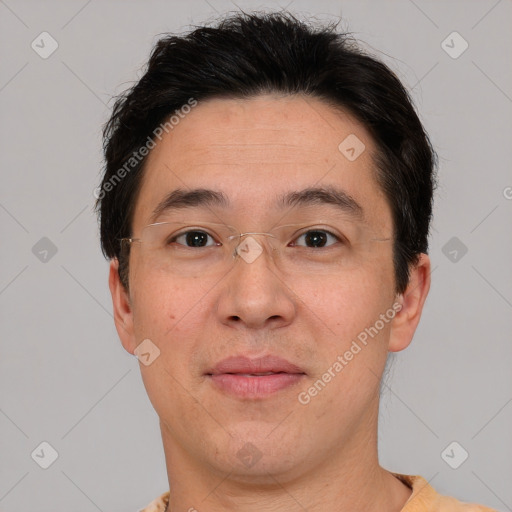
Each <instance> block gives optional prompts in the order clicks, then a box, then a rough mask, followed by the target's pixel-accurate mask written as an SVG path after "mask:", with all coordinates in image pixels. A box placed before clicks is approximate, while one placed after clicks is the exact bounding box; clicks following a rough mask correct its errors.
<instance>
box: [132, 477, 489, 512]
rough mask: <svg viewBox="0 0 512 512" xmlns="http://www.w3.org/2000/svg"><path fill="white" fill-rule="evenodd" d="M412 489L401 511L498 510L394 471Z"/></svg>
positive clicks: (160, 506) (154, 510) (159, 504)
mask: <svg viewBox="0 0 512 512" xmlns="http://www.w3.org/2000/svg"><path fill="white" fill-rule="evenodd" d="M393 475H395V476H396V477H397V478H398V479H399V480H401V481H402V482H403V483H404V484H405V485H407V486H408V487H410V488H411V489H412V494H411V496H410V497H409V499H408V500H407V502H406V503H405V505H404V507H403V508H402V510H401V512H497V511H496V510H495V509H492V508H489V507H484V506H482V505H475V504H472V503H465V502H463V501H459V500H456V499H455V498H451V497H449V496H443V495H441V494H438V493H437V492H436V491H435V490H434V489H433V487H431V486H430V485H429V483H428V482H427V481H426V480H425V479H424V478H422V477H421V476H418V475H401V474H398V473H393ZM168 502H169V491H168V492H166V493H164V494H162V495H161V496H160V497H159V498H157V499H156V500H154V501H152V502H151V503H150V504H149V505H148V506H147V507H146V508H144V509H142V510H140V511H139V512H165V509H166V507H167V504H168Z"/></svg>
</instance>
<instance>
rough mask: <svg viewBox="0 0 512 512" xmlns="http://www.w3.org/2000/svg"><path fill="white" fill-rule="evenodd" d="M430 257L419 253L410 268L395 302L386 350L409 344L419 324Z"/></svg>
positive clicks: (399, 348) (393, 349)
mask: <svg viewBox="0 0 512 512" xmlns="http://www.w3.org/2000/svg"><path fill="white" fill-rule="evenodd" d="M430 272H431V271H430V258H429V257H428V255H426V254H421V255H420V258H419V261H418V264H417V265H416V266H414V267H412V268H411V271H410V276H409V284H408V285H407V289H406V290H405V292H404V293H403V294H401V295H399V296H397V299H396V301H395V303H399V304H401V307H400V308H398V307H397V308H396V309H399V311H398V312H397V314H396V315H395V317H394V318H393V321H392V322H391V332H390V337H389V346H388V350H389V351H390V352H399V351H400V350H404V349H405V348H407V347H408V346H409V344H410V343H411V341H412V338H413V336H414V332H415V331H416V328H417V326H418V324H419V321H420V318H421V313H422V311H423V305H424V304H425V300H426V298H427V295H428V292H429V290H430Z"/></svg>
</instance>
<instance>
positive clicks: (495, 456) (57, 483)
mask: <svg viewBox="0 0 512 512" xmlns="http://www.w3.org/2000/svg"><path fill="white" fill-rule="evenodd" d="M288 1H289V0H282V2H281V3H279V2H270V1H267V2H266V3H260V2H255V1H240V2H239V3H238V4H237V5H238V6H240V7H242V8H244V9H246V10H251V9H254V8H259V9H261V8H265V9H268V8H274V9H279V8H284V7H286V6H287V2H288ZM288 8H289V9H290V10H291V11H292V12H293V13H295V14H296V15H298V16H301V15H304V14H307V13H310V14H314V15H316V16H317V18H318V19H319V20H332V19H334V18H335V17H336V16H339V15H340V14H341V15H342V16H343V17H344V22H343V23H342V25H341V27H342V28H344V29H348V30H350V31H352V32H353V33H354V35H355V36H356V37H357V38H358V39H360V40H361V41H363V42H364V44H365V46H366V47H367V48H368V49H370V50H371V51H373V52H375V53H376V54H377V55H379V56H380V57H381V58H382V59H384V61H385V62H386V63H388V64H389V65H390V66H391V67H392V69H394V70H395V71H396V72H397V73H398V75H399V77H400V78H401V79H402V80H403V81H404V83H405V84H406V85H407V87H408V88H409V89H410V90H411V91H412V95H413V98H414V100H415V102H416V104H417V106H418V108H419V111H420V113H421V118H422V120H423V121H424V123H425V126H426V128H427V130H428V131H429V133H430V135H431V137H432V140H433V143H434V145H435V146H436V149H437V151H438V153H439V157H440V170H439V173H440V174H439V181H440V185H439V189H438V191H437V195H436V206H435V221H434V229H433V232H432V243H431V258H432V262H433V269H434V271H433V274H432V288H431V292H430V296H429V298H428V300H427V303H426V307H425V311H424V315H423V319H422V322H421V324H420V327H419V329H418V331H417V334H416V337H415V340H414V341H413V344H412V345H411V347H410V348H409V349H408V350H407V351H405V352H403V353H401V354H399V355H398V356H397V358H396V361H395V364H394V366H393V367H392V370H391V373H390V375H389V379H388V381H387V386H385V387H384V389H385V393H384V396H383V399H382V406H381V423H380V431H379V440H380V455H381V462H382V464H383V465H384V466H385V467H387V468H388V469H390V470H393V471H397V472H402V473H412V474H421V475H422V476H424V477H425V478H426V479H427V480H429V481H431V484H432V485H433V486H434V487H435V488H436V489H437V490H438V491H439V492H442V493H448V494H451V495H453V496H456V497H458V498H460V499H465V500H467V501H476V502H481V503H485V504H487V505H490V506H493V507H495V508H497V509H498V510H500V511H506V510H512V487H511V486H510V483H511V480H512V457H511V455H512V439H511V436H510V432H512V428H511V426H512V403H511V402H512V385H511V381H512V379H511V371H510V369H511V368H512V343H511V342H510V341H511V340H510V331H511V327H512V315H511V309H512V287H511V284H512V267H511V262H512V237H511V236H510V218H511V209H512V200H511V199H510V198H511V197H512V188H510V187H512V176H511V172H510V169H511V168H512V166H511V157H512V151H511V141H512V129H511V122H510V121H511V111H512V99H511V96H512V67H511V65H510V63H511V62H512V59H511V57H512V56H511V53H512V35H511V30H510V19H512V3H511V2H510V1H507V0H501V1H496V0H489V1H487V0H482V1H477V2H475V1H457V2H454V1H452V2H440V1H424V0H414V1H412V0H401V1H387V2H381V1H371V2H362V1H359V2H356V1H327V0H323V1H321V0H316V1H315V2H313V1H312V0H304V1H301V0H295V1H292V2H290V3H289V4H288ZM234 9H236V7H235V5H234V4H233V3H230V2H227V1H225V0H208V1H206V0H190V1H187V2H177V1H174V2H170V1H166V2H165V1H146V2H143V1H131V2H121V1H100V0H90V1H86V0H80V1H69V2H64V1H61V2H55V1H53V2H46V1H23V0H18V1H15V0H5V1H0V20H1V21H0V34H1V35H0V40H1V50H0V52H1V59H2V65H1V70H0V112H1V125H0V155H1V165H2V180H1V188H0V223H1V236H2V238H1V240H2V241H1V250H0V257H1V262H0V263H1V265H0V268H1V275H0V314H1V338H0V339H1V356H0V433H1V435H0V510H1V511H2V512H21V511H28V510H31V511H38V512H39V511H41V512H43V511H48V512H49V511H52V512H59V511H62V512H64V511H67V510H73V511H74V512H81V511H83V512H89V511H91V512H93V511H95V510H100V511H105V512H106V511H129V510H137V509H138V508H141V507H142V506H144V505H146V504H147V503H148V502H149V501H151V500H152V499H153V498H155V497H156V496H157V495H159V494H160V493H162V492H164V491H165V490H166V489H167V477H166V470H165V465H164V457H163V451H162V446H161V440H160V431H159V428H158V421H157V416H156V413H155V412H154V411H153V409H152V407H151V405H150V403H149V400H148V399H147V396H146V394H145V390H144V387H143V384H142V381H141V378H140V373H139V368H138V364H139V363H138V362H137V360H136V359H135V358H134V357H133V356H130V355H129V354H127V353H126V352H125V351H124V350H123V348H122V347H121V344H120V342H119V341H118V338H117V334H116V331H115V329H114V324H113V319H112V314H111V300H110V294H109V291H108V286H107V270H108V264H107V262H106V261H105V260H104V259H103V258H102V255H101V253H100V249H99V241H98V234H97V225H96V220H95V218H94V216H93V213H92V205H93V199H94V198H93V189H94V188H95V186H97V184H98V181H99V177H100V170H101V165H102V160H101V126H102V124H103V123H104V122H105V121H106V119H107V117H108V115H109V112H110V108H111V106H112V101H111V97H112V96H113V95H115V94H118V93H120V92H121V91H122V90H124V89H125V88H126V87H128V86H129V85H131V83H132V82H133V81H134V80H136V79H137V78H138V77H140V68H141V66H142V65H143V64H144V62H145V60H146V59H147V56H148V54H149V51H150V49H151V47H152V45H153V44H154V43H155V42H156V40H157V39H158V34H159V33H162V32H167V31H174V32H175V31H180V32H181V31H185V30H188V28H189V25H190V24H192V23H193V24H200V23H202V22H204V21H208V20H212V19H213V18H214V17H215V16H217V15H218V14H219V13H223V12H226V11H228V10H234ZM43 31H47V32H49V33H50V34H51V36H52V37H53V38H54V39H55V40H56V41H57V43H58V45H59V46H58V49H57V50H56V51H55V53H53V54H52V55H51V56H50V57H48V58H47V59H43V58H41V57H40V56H39V54H38V53H36V51H34V50H33V49H32V48H31V42H32V41H33V40H36V42H37V41H40V39H41V38H40V37H38V36H39V34H40V33H41V32H43ZM453 31H457V32H458V33H459V34H460V35H461V36H462V37H463V38H464V40H466V41H467V42H468V44H469V47H468V49H467V50H466V51H465V52H464V53H463V54H462V55H460V56H459V57H458V58H453V57H452V56H450V55H448V53H446V51H445V50H444V49H443V47H442V41H443V40H445V39H446V38H447V36H448V35H449V34H451V33H452V32H453ZM39 44H40V46H41V43H39ZM446 44H448V45H449V46H451V47H452V48H451V50H450V51H451V52H452V53H453V52H456V53H457V52H458V51H460V49H461V48H462V44H463V41H462V40H461V39H458V38H457V36H456V39H453V37H452V39H450V38H449V39H448V40H447V42H446V43H445V45H446ZM45 48H46V49H48V48H49V42H48V40H46V43H45ZM507 187H509V188H507ZM43 237H47V238H48V239H49V240H51V242H52V244H54V246H55V247H56V249H57V252H56V253H55V254H52V251H51V246H50V244H49V243H48V241H47V240H43V241H41V242H40V239H41V238H43ZM454 237H456V238H455V239H454ZM38 243H39V245H36V244H38ZM34 246H35V249H33V247H34ZM464 247H465V248H467V253H466V254H463V252H464ZM44 250H48V251H49V252H48V253H44ZM454 251H455V252H454ZM43 441H46V442H48V443H50V445H52V446H53V447H54V449H55V450H56V451H57V452H58V458H57V460H56V461H55V462H54V463H53V464H52V465H51V466H50V467H49V468H48V469H42V468H41V467H40V466H39V465H38V464H36V462H35V461H34V460H33V458H31V453H32V452H33V451H34V450H35V449H36V448H37V447H39V445H40V443H41V442H43ZM453 441H457V443H459V445H460V446H461V447H463V449H464V450H466V451H467V452H468V453H469V457H468V459H467V460H466V461H465V462H464V463H463V464H462V465H460V466H459V467H458V469H452V468H451V467H450V466H449V465H448V464H447V463H446V462H445V460H449V459H446V456H445V460H443V457H442V456H441V454H442V452H443V451H444V450H445V448H446V447H447V446H448V445H449V444H450V443H452V442H453ZM40 450H41V449H40V448H39V451H37V450H36V453H39V454H40V457H39V459H38V461H39V462H40V463H41V462H44V460H43V459H45V458H46V459H45V460H46V462H48V461H49V459H48V457H49V456H50V455H49V451H48V449H46V451H44V450H45V449H44V447H43V452H41V451H40ZM450 450H451V448H450V449H449V450H448V452H447V453H448V454H449V455H450V459H451V460H450V461H451V463H452V464H454V463H456V462H457V461H459V462H460V460H461V457H462V454H463V452H462V451H461V448H459V447H458V446H456V447H455V449H454V451H453V452H451V451H450ZM41 453H44V455H41ZM445 453H446V452H445ZM34 458H35V459H37V456H34Z"/></svg>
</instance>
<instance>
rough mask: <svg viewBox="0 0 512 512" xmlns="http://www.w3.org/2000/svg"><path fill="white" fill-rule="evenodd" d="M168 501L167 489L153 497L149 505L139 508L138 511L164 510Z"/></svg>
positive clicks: (156, 511) (155, 511) (160, 511)
mask: <svg viewBox="0 0 512 512" xmlns="http://www.w3.org/2000/svg"><path fill="white" fill-rule="evenodd" d="M168 503H169V491H167V492H164V494H162V495H161V496H159V497H158V498H156V499H154V500H153V501H152V502H151V503H150V504H149V505H147V506H146V507H144V508H142V509H140V510H139V511H138V512H165V509H166V508H167V504H168Z"/></svg>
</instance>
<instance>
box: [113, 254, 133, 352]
mask: <svg viewBox="0 0 512 512" xmlns="http://www.w3.org/2000/svg"><path fill="white" fill-rule="evenodd" d="M118 269H119V261H118V260H117V259H116V258H113V259H112V260H111V261H110V272H109V279H108V284H109V288H110V294H111V295H112V305H113V309H114V323H115V326H116V329H117V334H118V335H119V339H120V340H121V343H122V345H123V347H124V348H125V350H126V351H127V352H129V353H130V354H133V352H134V350H135V348H136V343H135V336H134V330H133V312H132V308H131V304H130V296H129V294H128V292H127V291H126V289H125V287H124V286H123V284H122V283H121V279H120V278H119V271H118Z"/></svg>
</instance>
